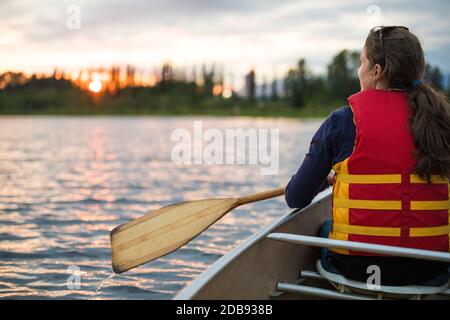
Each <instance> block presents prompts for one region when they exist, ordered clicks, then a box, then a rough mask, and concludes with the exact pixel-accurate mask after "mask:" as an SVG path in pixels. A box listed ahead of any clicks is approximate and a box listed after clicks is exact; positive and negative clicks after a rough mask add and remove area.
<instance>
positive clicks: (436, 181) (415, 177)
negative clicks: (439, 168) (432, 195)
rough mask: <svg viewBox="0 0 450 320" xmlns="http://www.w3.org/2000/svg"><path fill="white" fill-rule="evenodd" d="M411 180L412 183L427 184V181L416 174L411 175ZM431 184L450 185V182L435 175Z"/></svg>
mask: <svg viewBox="0 0 450 320" xmlns="http://www.w3.org/2000/svg"><path fill="white" fill-rule="evenodd" d="M409 180H410V181H411V183H427V181H426V180H423V179H422V178H421V177H419V176H418V175H416V174H412V175H410V177H409ZM431 183H432V184H447V183H449V181H448V180H446V179H444V178H442V177H441V176H439V175H436V174H433V175H432V176H431Z"/></svg>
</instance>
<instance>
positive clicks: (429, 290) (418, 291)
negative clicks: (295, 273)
mask: <svg viewBox="0 0 450 320" xmlns="http://www.w3.org/2000/svg"><path fill="white" fill-rule="evenodd" d="M316 267H317V271H318V273H319V274H320V275H321V276H322V277H324V278H325V279H327V280H328V281H329V282H330V283H331V284H332V285H333V287H335V288H336V290H337V291H339V292H342V293H345V292H357V293H360V294H367V295H375V296H377V298H378V299H382V298H385V297H386V298H406V299H408V298H409V299H411V298H418V299H420V298H421V297H422V296H425V295H431V294H440V293H444V292H445V291H446V290H447V288H448V282H447V283H446V284H444V285H442V286H440V287H433V286H419V285H409V286H383V285H379V286H375V285H369V284H367V283H365V282H359V281H355V280H351V279H348V278H346V277H344V276H342V275H339V274H336V273H332V272H329V271H327V270H325V268H324V267H323V266H322V263H321V261H320V260H318V261H317V263H316Z"/></svg>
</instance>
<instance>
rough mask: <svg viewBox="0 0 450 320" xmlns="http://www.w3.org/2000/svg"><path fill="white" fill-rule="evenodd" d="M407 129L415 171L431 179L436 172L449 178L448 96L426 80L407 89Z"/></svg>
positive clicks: (424, 177) (449, 112) (449, 122)
mask: <svg viewBox="0 0 450 320" xmlns="http://www.w3.org/2000/svg"><path fill="white" fill-rule="evenodd" d="M408 102H409V106H410V108H411V115H410V118H409V121H408V125H409V129H410V131H411V134H412V136H413V139H414V145H415V148H416V150H415V152H414V157H415V159H416V166H415V173H416V174H417V175H419V176H420V177H421V178H422V179H423V180H426V181H428V182H430V181H431V175H432V174H437V175H440V176H441V177H442V178H444V179H447V180H449V181H450V104H449V102H448V99H447V97H446V96H445V95H444V94H443V93H441V92H437V91H436V90H435V89H433V88H432V87H431V86H429V85H428V84H425V83H418V84H417V85H416V86H414V88H413V90H410V91H408Z"/></svg>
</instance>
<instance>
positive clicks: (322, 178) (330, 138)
mask: <svg viewBox="0 0 450 320" xmlns="http://www.w3.org/2000/svg"><path fill="white" fill-rule="evenodd" d="M355 136H356V129H355V124H354V123H353V112H352V110H351V109H350V107H342V108H340V109H338V110H336V111H334V112H332V113H331V114H330V116H329V117H328V118H327V119H326V120H325V121H324V122H323V123H322V125H321V126H320V128H319V130H317V132H316V134H315V135H314V137H313V138H312V140H311V144H310V146H309V151H308V153H307V154H306V156H305V159H304V160H303V163H302V164H301V166H300V168H299V169H298V171H297V173H296V174H295V175H293V176H292V178H291V180H290V181H289V183H288V184H287V186H286V192H285V199H286V203H287V205H288V206H289V207H290V208H303V207H306V206H307V205H308V204H310V203H311V201H312V199H313V198H314V197H315V196H316V195H317V193H319V192H320V191H322V190H323V189H325V188H326V187H327V176H328V174H329V173H330V171H331V168H332V166H333V165H334V164H336V163H338V162H340V161H342V160H344V159H346V158H348V157H349V156H350V155H351V153H352V151H353V147H354V144H355Z"/></svg>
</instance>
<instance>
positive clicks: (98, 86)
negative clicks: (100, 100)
mask: <svg viewBox="0 0 450 320" xmlns="http://www.w3.org/2000/svg"><path fill="white" fill-rule="evenodd" d="M89 90H90V91H92V92H94V93H98V92H100V90H102V83H101V82H100V81H98V80H94V81H91V82H90V83H89Z"/></svg>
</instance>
